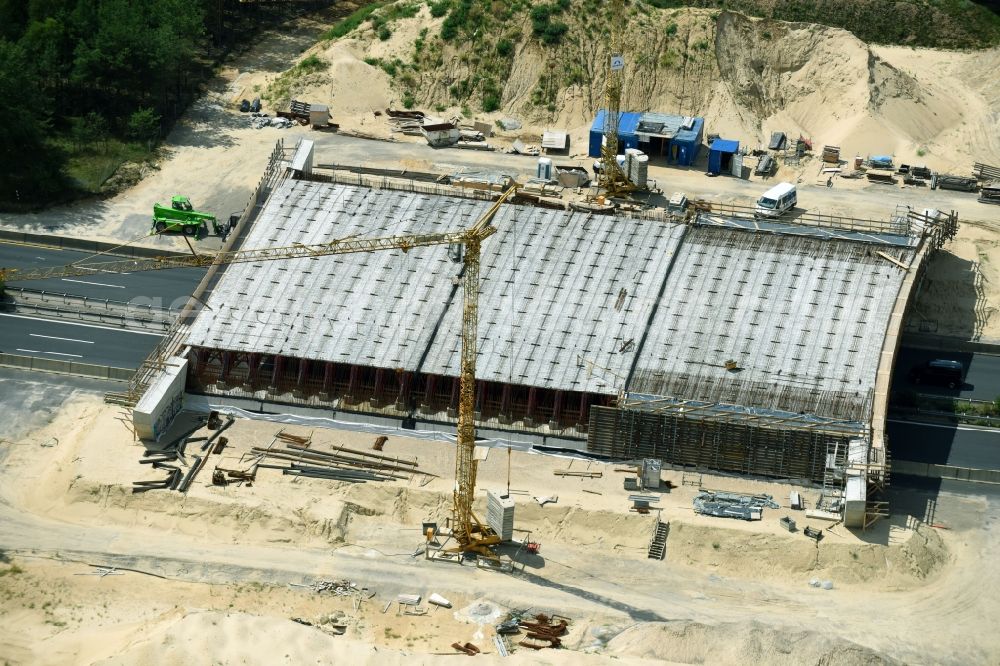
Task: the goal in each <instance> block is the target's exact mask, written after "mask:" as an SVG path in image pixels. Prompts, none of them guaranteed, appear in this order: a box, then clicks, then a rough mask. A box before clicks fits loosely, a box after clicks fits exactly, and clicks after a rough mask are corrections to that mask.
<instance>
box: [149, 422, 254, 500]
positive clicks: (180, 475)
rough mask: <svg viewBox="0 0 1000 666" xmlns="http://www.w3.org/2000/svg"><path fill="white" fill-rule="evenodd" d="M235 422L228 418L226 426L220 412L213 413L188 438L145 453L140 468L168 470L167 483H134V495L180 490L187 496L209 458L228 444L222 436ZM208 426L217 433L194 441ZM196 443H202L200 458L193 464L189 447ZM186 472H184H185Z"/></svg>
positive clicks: (194, 428)
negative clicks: (154, 491)
mask: <svg viewBox="0 0 1000 666" xmlns="http://www.w3.org/2000/svg"><path fill="white" fill-rule="evenodd" d="M235 421H236V419H234V418H233V417H231V416H229V417H226V422H225V423H222V421H221V420H220V419H219V414H218V412H212V413H211V414H209V415H208V417H207V418H205V419H199V420H198V422H197V424H196V425H195V426H194V427H193V428H191V429H189V430H188V431H187V432H186V433H185V434H183V435H181V436H180V437H178V438H177V439H175V440H173V441H172V442H170V443H168V444H167V445H166V446H164V447H163V448H161V449H157V450H149V449H147V450H146V451H145V453H144V456H145V457H144V458H143V459H142V460H140V461H139V464H140V465H152V467H153V469H159V470H165V471H166V472H167V477H166V478H164V479H153V480H144V481H134V482H133V483H132V492H133V493H142V492H146V491H148V490H177V491H179V492H182V493H186V492H187V491H188V488H190V487H191V483H192V482H193V481H194V479H195V477H196V476H197V475H198V473H199V472H200V471H201V470H202V469H203V468H204V467H205V464H206V462H207V461H208V457H209V455H211V454H212V453H221V452H222V450H223V449H224V448H225V446H226V444H228V443H229V440H228V439H226V438H225V437H220V435H221V434H222V433H223V432H225V430H226V429H227V428H229V426H231V425H233V423H234V422H235ZM205 425H207V427H208V429H209V430H212V431H214V432H213V433H212V434H211V435H208V436H205V437H192V436H191V435H192V434H194V433H195V432H196V431H198V430H200V429H201V428H202V426H205ZM195 442H202V444H201V455H192V456H191V460H190V461H189V460H188V458H187V445H188V444H192V443H195ZM185 467H186V468H187V470H186V471H183V470H182V468H185Z"/></svg>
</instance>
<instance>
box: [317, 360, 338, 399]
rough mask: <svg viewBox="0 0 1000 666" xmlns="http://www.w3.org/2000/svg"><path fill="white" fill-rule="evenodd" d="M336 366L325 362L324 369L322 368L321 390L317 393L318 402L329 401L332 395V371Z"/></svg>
mask: <svg viewBox="0 0 1000 666" xmlns="http://www.w3.org/2000/svg"><path fill="white" fill-rule="evenodd" d="M335 367H336V366H334V364H333V363H330V362H329V361H327V362H326V367H324V368H323V388H322V389H321V390H320V392H319V398H320V400H330V399H331V398H332V395H331V394H332V393H333V370H334V368H335Z"/></svg>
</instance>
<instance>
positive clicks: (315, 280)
mask: <svg viewBox="0 0 1000 666" xmlns="http://www.w3.org/2000/svg"><path fill="white" fill-rule="evenodd" d="M374 184H376V183H372V182H369V181H364V180H363V179H361V178H360V177H357V178H354V179H353V180H352V179H351V178H346V177H341V176H338V175H337V174H333V175H320V174H318V173H313V172H312V171H311V170H310V169H306V170H305V171H297V170H291V169H290V170H289V172H288V174H287V175H286V177H284V178H283V179H281V180H279V182H277V183H276V184H275V186H274V188H273V191H272V192H271V194H270V196H269V197H268V198H267V200H266V202H264V203H263V206H262V208H261V210H260V213H259V215H258V216H257V217H256V219H255V220H254V221H253V222H252V224H250V225H249V226H248V227H247V228H245V229H243V230H242V231H241V233H240V237H239V239H238V241H237V242H238V244H239V246H240V247H243V248H264V247H274V246H290V245H296V244H302V245H316V244H322V243H328V242H331V241H333V240H336V239H343V238H350V237H385V236H405V235H411V234H412V235H419V234H434V233H439V232H447V231H459V230H462V229H464V228H467V227H468V226H469V225H470V224H472V223H474V222H475V221H476V220H477V219H478V218H479V217H480V216H481V215H482V214H483V213H484V212H485V211H486V210H487V209H488V208H489V207H490V206H491V203H490V201H489V198H488V197H484V196H483V192H478V193H477V196H476V197H470V196H461V193H458V192H456V193H455V194H454V195H453V196H446V195H442V194H439V193H431V192H428V191H413V190H414V189H415V188H414V187H413V186H412V184H406V183H398V184H395V185H394V184H393V183H392V182H390V181H389V180H385V179H382V180H380V181H379V182H378V183H377V185H378V186H377V187H374V186H373V185H374ZM417 189H419V188H417ZM493 225H494V226H495V227H496V228H497V233H496V234H495V235H493V236H491V237H490V238H488V239H486V240H485V241H484V242H483V245H482V251H481V280H480V296H479V319H478V320H479V324H478V336H479V342H478V359H477V373H476V377H477V383H476V419H477V426H479V427H485V428H491V429H499V430H510V431H522V432H531V433H535V434H542V435H547V436H551V437H559V438H567V439H576V440H578V441H580V442H583V441H585V442H586V445H585V446H586V450H587V451H588V452H589V453H591V454H594V455H598V456H601V457H606V458H609V459H622V460H634V459H638V458H659V459H660V460H662V461H663V462H664V463H665V464H667V465H673V466H677V467H684V468H697V469H703V470H718V471H724V472H733V473H739V474H746V475H754V476H766V477H772V478H781V479H790V480H795V481H799V482H803V481H804V482H807V483H811V484H816V485H822V486H823V488H824V493H823V495H824V497H826V498H828V500H829V505H828V508H829V509H830V510H832V511H841V512H843V515H844V518H845V522H846V524H848V525H849V526H865V525H867V524H868V523H870V522H871V521H873V520H875V519H876V518H878V516H879V515H881V514H882V513H883V511H882V509H881V508H880V507H881V505H880V503H879V495H878V493H879V491H880V489H883V488H884V486H885V484H886V482H887V480H888V460H887V456H886V445H885V435H884V431H885V410H886V401H887V395H888V387H889V380H890V375H891V368H892V361H893V356H894V354H895V352H896V350H897V348H898V340H899V334H900V332H901V323H902V319H903V316H904V313H905V310H906V307H907V305H908V303H909V300H910V296H911V294H912V292H913V291H914V287H915V285H916V284H917V281H918V280H919V277H920V274H921V271H922V268H923V266H924V262H925V261H926V259H927V258H928V257H929V256H930V254H931V253H933V252H934V251H935V250H936V249H937V248H938V247H940V244H941V243H942V242H943V241H944V239H945V238H947V237H948V236H949V235H951V234H953V233H954V229H955V227H956V225H957V218H956V216H955V215H954V213H951V214H948V215H941V214H938V213H933V214H927V213H917V212H915V211H908V210H904V211H897V212H896V214H895V215H893V216H892V217H891V218H890V219H889V220H887V221H882V222H878V221H870V220H853V219H847V218H832V217H829V216H825V217H822V218H819V217H810V216H808V215H805V216H802V217H800V218H798V219H795V220H792V221H762V220H756V219H754V218H753V216H752V214H751V215H748V214H747V212H746V211H745V210H739V209H735V208H733V209H720V208H719V207H718V206H715V207H713V210H702V211H701V212H697V213H693V214H692V213H689V214H688V215H686V216H682V217H677V216H669V215H666V214H665V213H658V212H655V211H654V212H653V213H648V214H646V215H644V216H643V217H641V218H640V217H618V216H613V215H597V214H592V213H586V212H577V211H570V210H565V211H559V210H550V209H546V208H535V207H525V206H519V205H514V204H504V205H503V206H502V207H501V208H500V209H499V211H498V212H497V214H496V216H495V218H494V219H493ZM461 253H462V247H461V246H457V245H456V246H439V247H417V248H413V249H410V250H408V251H403V250H390V251H382V252H372V253H356V254H343V255H337V256H324V257H311V258H300V259H295V260H290V261H261V262H257V263H241V264H233V265H229V266H226V267H224V268H223V269H222V271H221V278H219V279H218V280H217V282H216V284H215V285H214V287H213V288H212V289H211V291H210V293H209V295H208V296H207V298H206V301H205V303H206V306H207V307H205V308H203V309H201V310H200V311H199V313H198V314H197V316H196V318H195V319H194V320H193V322H192V323H190V325H188V326H186V327H185V329H186V330H185V332H184V334H185V341H184V345H185V346H184V348H183V356H184V357H185V358H186V361H187V362H186V364H185V365H186V369H185V370H184V371H183V372H185V373H186V377H185V382H186V389H185V390H186V391H187V392H188V393H194V394H204V395H208V396H210V401H211V402H213V403H226V402H232V403H240V402H243V401H246V400H254V401H264V402H268V403H277V404H288V405H297V406H300V407H311V408H315V409H320V410H323V411H324V412H325V413H326V414H327V415H329V414H330V413H331V412H332V413H334V414H338V415H341V416H343V415H349V414H354V415H365V414H368V415H377V416H378V417H380V418H390V419H394V420H398V421H400V422H402V423H403V424H404V426H407V424H409V425H408V426H407V427H414V425H415V424H417V423H421V422H424V423H434V424H449V423H454V422H455V421H456V416H457V414H456V410H457V406H458V400H459V383H458V378H459V375H460V367H459V366H460V343H461V327H462V313H461V310H462V307H463V301H462V296H461V291H462V289H461V273H462V267H463V264H462V254H461ZM154 393H155V391H154ZM154 399H155V396H154ZM244 404H245V402H244ZM578 448H583V447H582V445H581V446H579V447H578Z"/></svg>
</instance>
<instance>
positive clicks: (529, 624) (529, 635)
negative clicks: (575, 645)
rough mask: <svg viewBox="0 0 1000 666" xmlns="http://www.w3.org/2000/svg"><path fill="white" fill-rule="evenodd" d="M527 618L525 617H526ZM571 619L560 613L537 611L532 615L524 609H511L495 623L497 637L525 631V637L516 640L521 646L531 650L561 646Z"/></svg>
mask: <svg viewBox="0 0 1000 666" xmlns="http://www.w3.org/2000/svg"><path fill="white" fill-rule="evenodd" d="M526 618H527V619H526ZM570 622H571V620H570V619H569V618H567V617H562V616H561V615H551V616H549V615H546V614H545V613H538V614H537V615H535V616H534V617H532V616H528V615H526V612H525V611H511V612H510V613H508V614H507V616H506V617H505V618H504V619H503V621H501V622H500V623H499V624H497V625H496V627H495V628H496V632H497V634H498V637H500V636H509V635H513V634H519V633H521V632H522V631H524V632H525V634H526V637H525V638H524V639H523V640H521V641H519V642H518V645H520V646H521V647H526V648H530V649H532V650H542V649H544V648H559V647H562V640H561V639H562V637H563V636H565V635H566V634H567V633H568V627H569V623H570Z"/></svg>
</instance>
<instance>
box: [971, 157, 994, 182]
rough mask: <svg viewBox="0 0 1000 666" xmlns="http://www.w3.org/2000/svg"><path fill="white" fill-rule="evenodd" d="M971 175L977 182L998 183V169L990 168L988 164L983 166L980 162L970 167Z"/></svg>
mask: <svg viewBox="0 0 1000 666" xmlns="http://www.w3.org/2000/svg"><path fill="white" fill-rule="evenodd" d="M972 175H973V176H975V177H976V178H978V179H979V180H985V181H988V182H989V181H993V182H994V183H996V182H997V181H1000V167H995V166H991V165H989V164H983V163H982V162H976V163H975V164H973V165H972Z"/></svg>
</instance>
